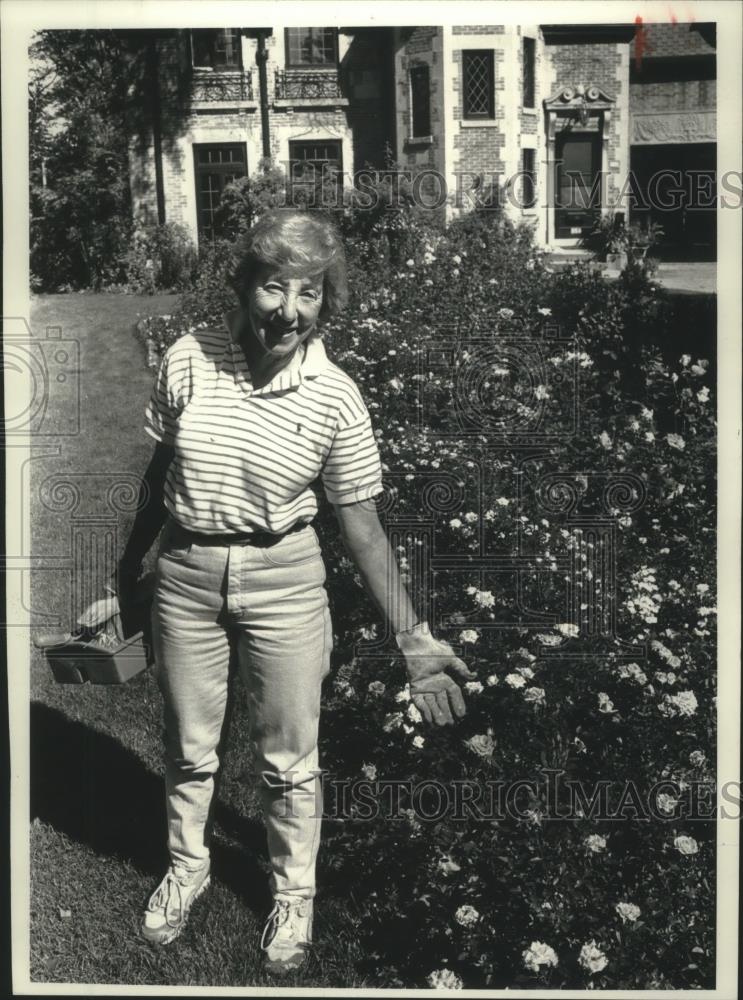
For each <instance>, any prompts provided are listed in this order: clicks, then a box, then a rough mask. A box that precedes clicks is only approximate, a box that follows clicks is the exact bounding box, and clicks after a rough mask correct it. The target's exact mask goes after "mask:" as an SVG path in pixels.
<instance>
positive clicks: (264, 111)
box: [255, 31, 271, 160]
mask: <svg viewBox="0 0 743 1000" xmlns="http://www.w3.org/2000/svg"><path fill="white" fill-rule="evenodd" d="M266 34H267V32H266V31H259V32H258V51H257V52H256V57H255V58H256V62H257V63H258V92H259V102H260V108H261V138H262V141H263V156H264V158H265V159H267V160H270V158H271V131H270V124H269V120H268V77H267V74H266V63H267V62H268V50H267V49H266Z"/></svg>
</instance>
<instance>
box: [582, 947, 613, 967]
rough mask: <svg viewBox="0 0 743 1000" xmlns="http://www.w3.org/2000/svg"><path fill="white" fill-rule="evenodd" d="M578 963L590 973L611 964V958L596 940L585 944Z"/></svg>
mask: <svg viewBox="0 0 743 1000" xmlns="http://www.w3.org/2000/svg"><path fill="white" fill-rule="evenodd" d="M578 963H579V964H580V965H582V966H583V968H584V969H586V970H587V971H588V972H590V973H594V972H601V971H602V970H603V969H605V968H606V966H607V965H608V964H609V959H608V958H607V957H606V955H605V954H604V953H603V952H602V951H601V949H600V948H599V947H598V946H597V945H596V942H595V941H589V942H588V943H587V944H584V945H583V947H582V948H581V950H580V955H579V957H578Z"/></svg>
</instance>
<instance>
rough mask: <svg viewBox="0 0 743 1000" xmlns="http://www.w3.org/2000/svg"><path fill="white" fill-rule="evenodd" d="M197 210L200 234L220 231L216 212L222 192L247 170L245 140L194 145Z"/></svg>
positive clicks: (213, 236)
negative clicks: (216, 221)
mask: <svg viewBox="0 0 743 1000" xmlns="http://www.w3.org/2000/svg"><path fill="white" fill-rule="evenodd" d="M193 152H194V174H195V177H196V214H197V221H198V228H199V236H200V237H204V238H206V239H210V240H213V239H214V238H215V236H217V235H218V231H217V229H218V227H217V225H216V224H215V213H216V211H217V207H218V206H219V202H220V199H221V197H222V192H223V191H224V189H225V188H226V187H227V185H228V184H230V183H231V182H232V181H234V180H237V178H238V177H245V175H246V174H247V172H248V169H247V157H246V154H245V144H244V143H241V142H230V143H221V144H219V145H217V144H214V143H204V144H199V145H194V148H193Z"/></svg>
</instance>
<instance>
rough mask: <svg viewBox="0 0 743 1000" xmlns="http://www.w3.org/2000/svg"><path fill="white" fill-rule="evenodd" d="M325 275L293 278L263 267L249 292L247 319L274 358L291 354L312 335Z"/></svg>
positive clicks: (319, 306)
mask: <svg viewBox="0 0 743 1000" xmlns="http://www.w3.org/2000/svg"><path fill="white" fill-rule="evenodd" d="M322 285H323V277H322V275H310V276H307V277H290V276H287V275H285V274H282V273H281V271H280V270H279V269H277V268H272V267H268V266H267V267H262V268H261V269H260V270H259V271H258V274H257V275H256V277H255V280H254V281H253V284H252V285H251V286H250V290H249V292H248V303H247V309H246V312H247V315H248V318H249V320H250V324H251V326H252V328H253V332H254V333H255V336H256V337H257V338H258V341H259V342H260V344H261V345H262V347H263V348H264V349H265V350H267V351H269V352H270V353H271V354H274V355H277V356H282V355H290V354H292V353H293V352H294V351H295V350H296V348H297V347H298V346H299V345H300V344H301V343H302V341H303V340H306V339H307V337H309V335H310V334H311V333H312V331H313V329H314V328H315V325H316V323H317V318H318V316H319V315H320V308H321V306H322Z"/></svg>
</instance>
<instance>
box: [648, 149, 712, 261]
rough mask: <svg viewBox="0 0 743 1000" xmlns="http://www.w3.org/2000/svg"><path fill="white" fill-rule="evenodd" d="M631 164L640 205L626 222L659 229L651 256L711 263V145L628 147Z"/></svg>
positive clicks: (669, 259) (670, 259)
mask: <svg viewBox="0 0 743 1000" xmlns="http://www.w3.org/2000/svg"><path fill="white" fill-rule="evenodd" d="M630 163H631V169H632V172H633V174H634V190H635V191H636V192H637V201H638V202H639V204H638V205H637V207H633V208H632V210H631V212H630V220H631V221H632V222H639V223H640V224H645V222H646V221H650V222H655V223H658V224H659V225H660V226H662V227H663V232H664V235H663V237H662V241H661V243H660V245H659V246H658V247H656V248H655V249H654V250H653V251H652V253H653V256H657V257H659V258H661V259H662V260H668V261H673V260H677V261H683V260H694V261H705V260H716V250H717V218H716V210H715V202H716V194H717V192H716V183H715V171H716V165H717V153H716V146H715V143H713V142H695V143H669V144H666V145H657V146H654V145H648V146H633V147H632V150H631V154H630Z"/></svg>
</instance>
